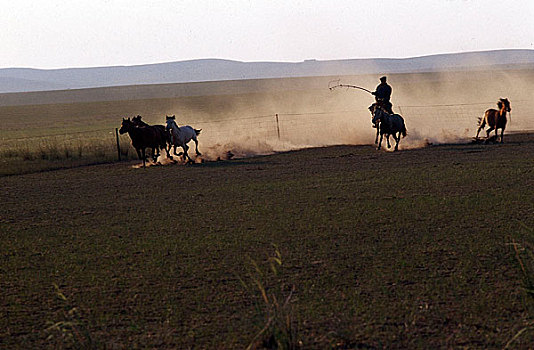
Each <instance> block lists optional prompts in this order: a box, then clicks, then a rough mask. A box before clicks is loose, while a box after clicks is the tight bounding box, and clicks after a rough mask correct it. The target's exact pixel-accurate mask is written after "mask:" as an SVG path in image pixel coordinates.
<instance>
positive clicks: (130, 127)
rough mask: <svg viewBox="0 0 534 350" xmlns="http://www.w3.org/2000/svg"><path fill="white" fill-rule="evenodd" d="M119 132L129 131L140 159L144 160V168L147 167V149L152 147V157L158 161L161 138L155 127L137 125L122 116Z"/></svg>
mask: <svg viewBox="0 0 534 350" xmlns="http://www.w3.org/2000/svg"><path fill="white" fill-rule="evenodd" d="M119 133H120V134H121V135H122V134H124V133H128V135H130V139H132V146H133V147H134V148H135V151H136V152H137V156H138V157H139V159H142V160H143V168H145V167H146V163H145V162H146V149H147V148H151V149H152V159H153V160H154V162H156V160H157V157H156V148H158V147H159V145H160V143H161V138H160V136H159V134H158V132H157V130H156V129H155V128H147V127H137V126H135V124H134V123H133V122H132V121H131V120H130V118H128V119H124V118H122V124H121V128H120V130H119Z"/></svg>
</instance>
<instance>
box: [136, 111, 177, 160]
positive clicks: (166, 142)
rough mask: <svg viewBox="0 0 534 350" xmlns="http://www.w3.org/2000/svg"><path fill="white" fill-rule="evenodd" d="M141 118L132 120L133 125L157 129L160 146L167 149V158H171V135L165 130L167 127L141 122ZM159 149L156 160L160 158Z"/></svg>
mask: <svg viewBox="0 0 534 350" xmlns="http://www.w3.org/2000/svg"><path fill="white" fill-rule="evenodd" d="M141 118H142V117H141V116H140V115H138V116H137V117H133V118H132V123H133V124H134V125H135V126H137V127H144V128H155V130H156V132H157V134H158V136H159V138H160V146H159V148H163V149H165V152H166V153H167V158H171V159H172V157H171V156H170V154H169V151H170V149H171V135H170V133H169V132H168V131H167V130H165V126H163V125H149V124H147V123H145V122H144V121H142V120H141ZM159 148H158V149H156V153H157V154H156V159H157V157H159Z"/></svg>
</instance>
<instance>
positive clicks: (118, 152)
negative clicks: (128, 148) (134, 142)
mask: <svg viewBox="0 0 534 350" xmlns="http://www.w3.org/2000/svg"><path fill="white" fill-rule="evenodd" d="M115 138H116V139H117V155H118V157H119V162H120V161H121V144H120V142H119V129H118V128H115Z"/></svg>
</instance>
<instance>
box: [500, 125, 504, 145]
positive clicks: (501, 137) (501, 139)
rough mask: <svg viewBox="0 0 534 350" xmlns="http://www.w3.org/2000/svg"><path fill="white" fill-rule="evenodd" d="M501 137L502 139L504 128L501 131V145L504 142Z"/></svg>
mask: <svg viewBox="0 0 534 350" xmlns="http://www.w3.org/2000/svg"><path fill="white" fill-rule="evenodd" d="M503 137H504V128H502V129H501V143H503V142H504V139H503Z"/></svg>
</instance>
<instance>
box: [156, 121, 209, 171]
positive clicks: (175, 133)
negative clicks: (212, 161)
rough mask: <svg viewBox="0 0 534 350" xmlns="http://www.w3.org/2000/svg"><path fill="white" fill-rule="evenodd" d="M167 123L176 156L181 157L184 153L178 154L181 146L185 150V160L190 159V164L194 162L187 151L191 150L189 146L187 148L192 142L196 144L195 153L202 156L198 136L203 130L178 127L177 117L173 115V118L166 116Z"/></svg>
mask: <svg viewBox="0 0 534 350" xmlns="http://www.w3.org/2000/svg"><path fill="white" fill-rule="evenodd" d="M165 122H166V123H167V127H166V128H165V129H166V130H167V131H170V133H171V143H172V145H173V146H174V154H175V155H177V156H179V155H181V154H182V153H176V147H178V146H180V147H182V149H183V150H184V152H183V154H184V155H183V157H184V159H185V158H187V159H189V161H190V162H192V160H191V158H190V157H189V154H187V150H188V149H189V146H187V143H188V142H189V141H191V140H193V141H194V142H195V146H196V147H195V151H196V154H197V156H200V155H202V154H201V153H200V152H199V151H198V140H197V136H198V135H199V134H200V131H201V130H202V129H193V128H192V127H190V126H189V125H187V126H180V127H179V126H178V124H176V117H175V116H174V115H173V116H172V117H169V116H165Z"/></svg>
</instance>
